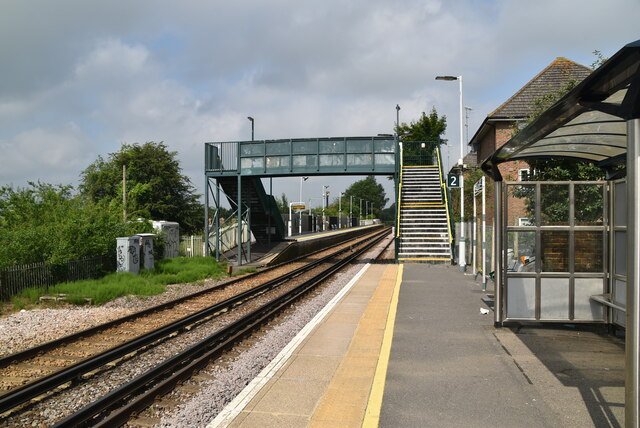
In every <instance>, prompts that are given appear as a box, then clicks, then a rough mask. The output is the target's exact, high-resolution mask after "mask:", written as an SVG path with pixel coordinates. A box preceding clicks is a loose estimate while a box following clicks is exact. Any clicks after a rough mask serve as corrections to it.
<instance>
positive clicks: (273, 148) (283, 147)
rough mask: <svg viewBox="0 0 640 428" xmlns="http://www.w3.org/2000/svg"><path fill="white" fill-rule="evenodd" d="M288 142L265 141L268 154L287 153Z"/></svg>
mask: <svg viewBox="0 0 640 428" xmlns="http://www.w3.org/2000/svg"><path fill="white" fill-rule="evenodd" d="M289 147H290V143H289V142H288V141H283V142H277V143H267V154H268V155H288V154H289Z"/></svg>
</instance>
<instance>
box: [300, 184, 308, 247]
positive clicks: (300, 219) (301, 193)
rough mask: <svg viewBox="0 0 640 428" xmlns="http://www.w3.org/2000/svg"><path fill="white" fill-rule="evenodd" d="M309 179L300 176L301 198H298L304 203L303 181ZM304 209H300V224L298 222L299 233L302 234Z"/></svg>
mask: <svg viewBox="0 0 640 428" xmlns="http://www.w3.org/2000/svg"><path fill="white" fill-rule="evenodd" d="M308 179H309V177H300V199H298V200H299V201H300V203H303V199H302V183H304V182H305V181H307V180H308ZM302 211H304V210H300V224H298V235H302Z"/></svg>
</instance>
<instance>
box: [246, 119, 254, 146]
mask: <svg viewBox="0 0 640 428" xmlns="http://www.w3.org/2000/svg"><path fill="white" fill-rule="evenodd" d="M247 119H249V120H250V121H251V141H253V118H252V117H251V116H247Z"/></svg>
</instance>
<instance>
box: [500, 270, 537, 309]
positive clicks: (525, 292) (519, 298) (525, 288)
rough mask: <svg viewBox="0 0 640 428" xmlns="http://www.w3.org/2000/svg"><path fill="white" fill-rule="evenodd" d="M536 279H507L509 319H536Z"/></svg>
mask: <svg viewBox="0 0 640 428" xmlns="http://www.w3.org/2000/svg"><path fill="white" fill-rule="evenodd" d="M535 316H536V280H535V278H507V318H535Z"/></svg>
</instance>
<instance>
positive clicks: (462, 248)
mask: <svg viewBox="0 0 640 428" xmlns="http://www.w3.org/2000/svg"><path fill="white" fill-rule="evenodd" d="M436 80H457V81H458V84H459V88H460V159H459V160H458V164H460V175H461V177H460V225H461V227H460V244H459V254H458V264H459V268H460V270H461V271H462V272H464V271H466V270H467V261H466V255H465V253H466V245H465V239H464V165H463V159H464V103H463V101H462V76H457V77H456V76H437V77H436Z"/></svg>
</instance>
